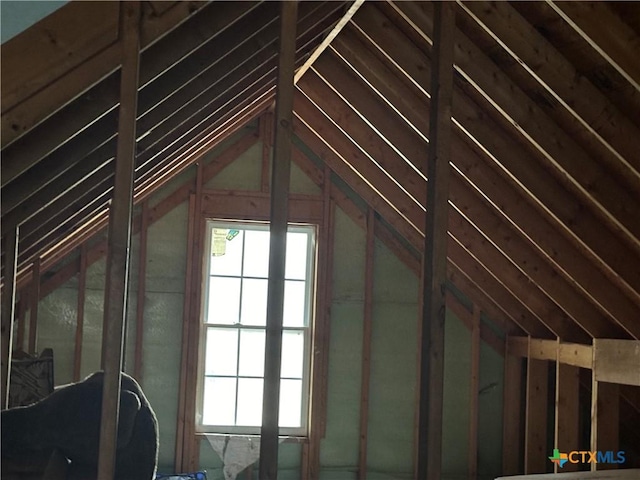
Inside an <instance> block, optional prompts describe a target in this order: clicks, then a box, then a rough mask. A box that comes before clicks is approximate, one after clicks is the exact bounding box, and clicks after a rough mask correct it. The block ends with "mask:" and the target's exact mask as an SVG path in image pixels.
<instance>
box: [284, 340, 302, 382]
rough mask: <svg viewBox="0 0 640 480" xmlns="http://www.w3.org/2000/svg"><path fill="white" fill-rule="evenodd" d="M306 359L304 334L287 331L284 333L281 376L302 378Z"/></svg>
mask: <svg viewBox="0 0 640 480" xmlns="http://www.w3.org/2000/svg"><path fill="white" fill-rule="evenodd" d="M303 361H304V334H303V333H302V332H299V331H298V332H295V331H293V332H292V331H285V332H283V333H282V366H281V367H280V376H281V377H292V378H302V370H303Z"/></svg>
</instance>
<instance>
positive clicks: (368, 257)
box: [358, 207, 375, 480]
mask: <svg viewBox="0 0 640 480" xmlns="http://www.w3.org/2000/svg"><path fill="white" fill-rule="evenodd" d="M374 223H375V211H374V209H373V208H371V207H369V212H368V214H367V242H366V245H367V246H366V251H365V269H364V285H365V286H364V318H363V332H362V370H361V372H362V379H361V388H360V456H359V464H358V465H359V466H358V479H359V480H365V479H366V478H367V440H368V433H369V385H370V383H371V334H372V327H373V325H372V323H373V257H374V250H375V225H374Z"/></svg>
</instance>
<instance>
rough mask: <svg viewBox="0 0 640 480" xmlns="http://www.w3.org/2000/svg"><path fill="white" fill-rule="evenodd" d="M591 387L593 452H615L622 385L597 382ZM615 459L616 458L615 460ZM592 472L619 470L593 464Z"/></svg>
mask: <svg viewBox="0 0 640 480" xmlns="http://www.w3.org/2000/svg"><path fill="white" fill-rule="evenodd" d="M592 379H593V380H592V386H591V451H592V452H595V451H601V452H608V451H612V452H614V455H615V454H616V452H617V450H618V443H619V423H620V385H618V384H615V383H608V382H601V381H598V380H596V375H595V372H593V374H592ZM614 459H615V458H614ZM590 466H591V471H595V470H611V469H615V468H617V465H616V464H612V463H597V464H596V463H591V464H590Z"/></svg>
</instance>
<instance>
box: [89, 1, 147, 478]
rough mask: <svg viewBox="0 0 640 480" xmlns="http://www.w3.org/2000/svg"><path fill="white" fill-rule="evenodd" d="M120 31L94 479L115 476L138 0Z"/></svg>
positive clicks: (124, 9)
mask: <svg viewBox="0 0 640 480" xmlns="http://www.w3.org/2000/svg"><path fill="white" fill-rule="evenodd" d="M120 33H121V35H122V39H121V45H122V73H121V83H120V110H119V123H118V147H117V153H116V162H115V164H116V165H115V183H114V191H113V203H112V204H111V212H110V218H109V250H108V256H107V278H106V288H105V302H104V327H103V342H102V359H103V368H104V380H103V382H104V383H103V391H102V417H101V424H100V450H99V451H100V456H99V459H98V480H113V477H114V472H115V457H116V438H117V430H118V413H119V412H118V407H119V399H120V373H121V369H122V350H123V342H124V335H123V334H124V324H125V318H126V308H125V306H126V303H127V285H128V273H129V272H128V270H129V249H130V246H131V211H132V199H133V180H134V171H135V145H136V111H137V100H138V66H139V60H140V2H139V1H134V2H122V3H121V4H120Z"/></svg>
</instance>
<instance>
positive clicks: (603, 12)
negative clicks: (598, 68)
mask: <svg viewBox="0 0 640 480" xmlns="http://www.w3.org/2000/svg"><path fill="white" fill-rule="evenodd" d="M547 3H548V4H549V5H550V6H551V7H552V8H553V9H554V10H555V11H556V12H557V13H558V15H560V16H561V17H562V18H563V19H564V20H565V21H566V22H567V23H569V24H570V25H571V26H572V27H573V28H574V29H575V30H576V31H577V32H578V33H579V34H580V36H581V37H582V38H584V39H585V40H586V41H587V42H588V43H589V44H590V45H591V46H592V47H593V48H594V49H595V50H596V51H598V53H600V55H602V56H603V57H604V58H605V59H606V60H607V61H608V62H609V63H610V64H611V65H613V66H614V67H615V69H616V70H618V72H620V74H621V75H622V76H623V77H625V78H626V79H627V80H628V81H629V83H631V84H632V85H633V86H634V88H635V89H636V90H637V91H640V66H638V58H637V55H636V54H635V53H636V52H637V51H638V49H639V48H640V37H639V36H638V35H637V34H636V33H635V32H634V31H633V30H632V29H631V28H630V27H629V26H628V25H626V24H625V23H624V22H623V21H622V20H621V19H620V18H619V17H617V15H616V14H615V13H614V12H612V11H611V10H610V9H609V7H608V6H607V5H606V4H604V3H599V2H593V3H592V2H587V3H584V4H575V5H574V4H573V2H555V1H551V0H548V1H547ZM603 23H604V24H606V25H607V28H602V25H603Z"/></svg>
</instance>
